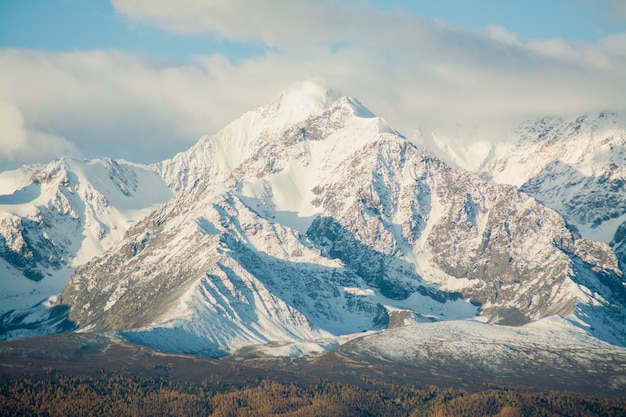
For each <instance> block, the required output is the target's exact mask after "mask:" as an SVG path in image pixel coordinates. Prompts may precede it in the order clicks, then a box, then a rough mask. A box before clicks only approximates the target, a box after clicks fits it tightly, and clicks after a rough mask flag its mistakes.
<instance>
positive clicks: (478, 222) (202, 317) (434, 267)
mask: <svg viewBox="0 0 626 417" xmlns="http://www.w3.org/2000/svg"><path fill="white" fill-rule="evenodd" d="M312 96H313V97H310V98H309V100H310V103H309V104H306V103H305V102H301V107H302V108H305V109H308V111H309V113H308V114H307V115H306V116H304V117H303V116H302V114H298V117H295V116H293V114H292V113H289V114H288V115H285V114H284V112H285V111H287V110H289V109H288V108H286V107H285V106H281V105H280V103H281V101H279V102H278V104H276V103H274V104H272V105H269V106H266V107H264V108H260V109H257V110H255V111H254V112H251V113H248V114H246V115H244V116H243V117H242V118H241V119H239V120H238V121H235V122H233V123H231V124H230V125H229V126H228V127H227V128H226V129H225V131H223V132H220V133H217V134H216V135H215V136H213V137H206V138H203V139H202V140H201V142H200V144H199V145H197V146H200V147H201V148H202V149H212V151H211V152H208V153H207V152H191V151H190V152H187V153H183V154H179V155H177V156H176V157H175V158H174V160H172V161H166V162H163V163H162V164H160V165H159V168H158V169H160V172H161V173H162V175H164V176H165V177H166V179H168V178H169V180H168V183H170V185H171V186H172V187H174V188H175V189H177V190H180V192H179V193H178V195H177V196H176V198H175V199H173V200H172V201H170V202H169V203H167V204H166V205H164V206H162V207H161V208H160V209H159V210H158V211H156V212H154V213H152V214H151V215H150V216H148V217H146V218H145V219H144V220H143V221H142V222H140V223H139V224H137V225H135V226H133V227H132V228H131V229H130V230H129V231H128V233H127V235H126V237H125V238H124V239H123V240H122V241H121V242H120V243H119V244H117V245H116V246H115V247H114V248H112V249H111V250H109V251H108V252H107V253H106V254H105V255H104V256H103V257H101V258H98V259H95V260H94V261H92V262H90V263H87V264H86V265H84V266H82V267H80V268H78V269H77V271H76V273H75V275H74V276H73V277H72V279H71V280H70V282H69V283H68V285H67V286H66V288H65V290H64V291H63V294H62V297H61V303H64V304H67V305H70V306H71V307H72V310H71V313H70V318H71V320H73V321H74V322H76V323H77V324H78V325H79V326H80V327H81V328H84V329H95V330H124V331H127V332H126V333H125V334H126V335H127V337H128V338H129V339H131V340H134V341H137V342H142V343H148V344H152V345H155V346H158V347H161V348H164V349H168V350H174V351H187V352H204V353H207V354H221V353H223V352H228V351H232V350H233V349H236V348H237V347H240V346H243V345H246V344H251V343H265V342H269V341H276V340H283V341H293V340H308V339H312V338H321V337H329V336H333V335H334V336H338V335H345V334H349V333H355V332H359V331H362V330H377V329H382V328H386V327H388V326H390V325H392V326H397V325H398V323H397V321H398V319H397V318H398V317H400V316H401V317H403V320H404V321H405V322H413V323H415V322H424V321H433V320H435V321H437V320H449V319H464V318H469V317H473V316H475V315H477V314H480V315H481V316H482V317H484V319H485V320H488V321H490V322H494V323H501V324H511V325H520V324H524V323H527V322H530V321H535V320H538V319H541V318H544V317H547V316H551V315H555V314H560V315H565V316H568V317H571V318H572V320H582V321H585V320H587V321H586V322H587V323H589V322H593V324H592V325H593V326H595V325H596V323H600V322H601V321H602V320H607V323H608V324H606V325H605V326H602V327H601V328H597V329H594V330H592V331H595V332H596V333H597V334H598V335H600V336H602V337H604V338H606V339H607V340H610V341H612V342H616V341H617V343H619V341H620V340H621V341H622V343H623V340H624V329H623V327H624V326H623V325H621V324H620V320H621V323H623V322H624V320H623V317H624V316H623V314H624V313H623V311H624V308H625V306H626V297H624V286H623V284H622V276H621V271H620V270H619V268H618V261H617V259H616V257H615V255H614V253H613V252H612V251H611V249H610V248H609V247H608V246H607V245H606V244H604V243H599V242H593V241H589V240H585V239H583V238H581V237H580V236H579V235H578V234H577V233H575V232H573V231H572V230H570V228H569V227H568V225H567V224H566V222H565V221H564V220H563V218H562V217H560V216H559V215H558V214H557V213H556V212H555V211H553V210H551V209H549V208H547V207H546V206H544V205H542V204H540V203H539V202H537V201H536V200H535V199H534V198H532V197H530V196H528V195H527V194H525V193H523V192H520V191H519V190H518V189H516V188H515V187H513V186H509V185H494V184H488V183H486V182H485V181H483V180H481V179H480V178H479V177H477V176H475V175H473V174H470V173H468V172H465V171H460V170H454V169H452V168H450V167H449V166H448V165H446V164H445V163H443V162H441V161H440V160H438V159H436V158H433V157H430V156H427V155H426V154H425V153H424V152H423V151H422V150H420V149H419V148H417V147H416V146H415V145H413V144H411V143H409V142H408V141H407V140H406V139H405V138H404V137H403V136H401V135H400V134H398V133H397V132H396V131H395V130H393V129H392V128H391V127H389V126H388V125H387V123H386V122H385V121H384V120H383V119H380V118H378V117H376V116H374V115H373V114H372V113H371V112H370V111H368V110H367V109H365V108H364V107H363V106H362V105H361V104H360V103H358V102H357V101H356V100H354V99H352V98H348V97H342V98H339V99H338V100H336V101H334V102H333V101H331V100H329V99H327V98H326V99H321V98H320V97H321V95H320V94H319V92H316V93H315V94H313V95H312ZM320 103H323V105H321V104H320ZM311 109H312V110H311ZM292 116H293V117H292ZM272 120H276V121H277V122H276V123H274V124H273V123H272V122H271V121H272ZM228 138H232V139H233V141H234V142H232V143H231V142H229V140H227V139H228ZM233 143H235V144H240V145H242V146H244V148H242V149H243V151H241V152H239V153H238V154H237V155H231V154H228V152H232V151H233V150H234V149H235V148H233V146H235V145H233ZM224 152H226V153H224ZM220 161H221V162H220ZM189 167H193V169H191V168H189ZM203 167H206V170H205V169H204V168H203ZM176 170H178V171H176ZM177 172H178V173H184V178H183V177H180V176H179V175H178V174H177ZM181 175H182V174H181ZM607 311H611V313H610V314H609V313H606V312H607ZM605 313H606V314H605Z"/></svg>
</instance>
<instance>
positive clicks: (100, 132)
mask: <svg viewBox="0 0 626 417" xmlns="http://www.w3.org/2000/svg"><path fill="white" fill-rule="evenodd" d="M624 74H626V1H622V0H551V1H550V0H548V1H546V0H543V1H539V0H526V1H513V0H510V1H507V0H499V1H496V0H440V1H436V2H435V1H425V0H424V1H421V0H416V1H408V0H397V1H385V0H373V1H370V2H366V1H358V0H350V1H330V0H317V1H305V0H294V1H289V2H287V1H282V0H265V1H256V0H255V1H251V0H230V1H227V2H223V1H212V0H184V1H183V0H181V1H176V2H174V1H168V0H111V1H104V0H0V118H1V119H2V120H3V123H2V124H0V170H4V169H11V168H15V167H17V166H19V165H21V164H26V163H33V162H45V161H47V160H49V159H51V158H54V157H57V156H60V155H70V156H76V157H87V158H93V157H98V156H111V157H114V158H124V159H128V160H132V161H136V162H143V163H149V162H154V161H158V160H160V159H164V158H167V157H170V156H172V155H173V154H174V153H175V152H177V151H181V150H184V149H186V148H187V147H188V146H190V145H191V144H192V143H194V142H195V141H196V140H197V139H198V137H199V136H201V135H203V134H207V133H212V132H214V131H216V130H218V129H219V128H221V127H222V126H224V125H225V124H226V123H227V122H228V121H230V120H232V119H233V118H235V117H237V116H238V115H240V114H241V113H243V112H245V111H246V110H248V109H250V108H252V107H255V106H257V105H260V104H264V103H266V102H268V101H270V100H272V99H273V98H274V97H276V96H277V95H278V94H280V92H281V91H282V90H283V89H285V88H288V87H289V86H290V85H291V84H293V83H296V82H298V81H302V80H305V79H309V78H316V79H318V80H321V81H322V82H324V83H325V84H326V85H328V87H329V88H332V89H335V90H339V91H340V92H342V93H344V94H348V95H353V96H355V97H357V98H359V99H360V100H361V101H362V102H364V103H365V104H366V105H367V106H368V107H370V108H371V109H372V110H373V111H374V112H376V113H378V114H380V115H383V116H384V117H386V118H387V119H388V120H389V121H390V122H391V123H392V124H393V125H394V126H395V127H396V128H398V129H399V130H401V131H402V132H403V133H405V134H406V135H408V136H410V135H411V134H412V132H414V131H416V130H417V129H424V128H429V129H430V128H432V129H436V128H438V127H440V126H443V125H445V124H450V123H472V124H478V125H481V126H482V125H498V124H499V125H505V124H507V123H508V124H510V123H513V122H514V121H520V120H523V119H524V118H529V117H538V116H541V115H547V114H556V115H564V116H567V115H575V114H580V113H583V112H592V111H598V110H602V109H605V108H609V109H618V108H619V109H621V108H622V107H624V106H625V104H624V100H623V97H624V96H626V81H625V78H626V77H624Z"/></svg>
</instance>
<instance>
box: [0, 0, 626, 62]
mask: <svg viewBox="0 0 626 417" xmlns="http://www.w3.org/2000/svg"><path fill="white" fill-rule="evenodd" d="M352 3H355V2H352ZM370 4H372V5H373V6H374V7H375V8H377V9H380V10H389V11H392V10H398V9H399V10H406V11H408V12H410V13H413V14H415V15H418V16H422V17H425V18H427V19H441V20H444V21H446V22H449V23H452V24H455V25H459V26H461V27H467V28H473V29H480V28H483V27H486V26H489V25H500V26H503V27H505V28H506V29H507V30H509V31H511V32H513V33H516V34H517V35H519V36H521V37H523V38H526V39H551V38H560V39H564V40H568V41H582V42H593V41H595V40H597V39H599V38H601V37H604V36H606V35H609V34H612V33H619V32H621V31H624V30H625V23H624V21H623V20H621V21H620V20H619V19H611V16H612V14H613V13H614V12H613V9H612V6H611V3H606V2H602V1H591V0H588V1H580V0H548V1H546V0H525V1H519V0H439V1H426V0H421V1H420V0H417V1H416V0H396V1H390V0H376V1H373V2H370ZM0 46H1V47H18V48H31V49H43V50H51V51H74V50H85V49H119V50H124V51H129V52H136V53H143V54H147V55H151V56H155V57H160V58H167V59H173V60H177V61H183V62H185V61H189V59H190V57H191V56H193V55H199V54H213V53H221V54H224V55H225V56H227V57H229V58H230V59H240V58H243V57H249V56H254V55H261V54H263V53H264V52H265V51H266V50H267V47H266V46H265V45H263V43H261V42H254V41H252V42H243V41H231V40H228V39H225V38H224V37H220V36H216V35H214V34H210V33H200V34H197V33H196V34H178V33H174V32H171V31H163V30H160V29H158V28H155V27H151V26H149V25H146V24H143V23H140V22H132V21H130V20H129V19H127V18H126V17H125V16H123V15H121V14H119V13H118V12H117V11H116V9H115V7H114V6H113V4H112V3H111V2H109V1H106V0H0Z"/></svg>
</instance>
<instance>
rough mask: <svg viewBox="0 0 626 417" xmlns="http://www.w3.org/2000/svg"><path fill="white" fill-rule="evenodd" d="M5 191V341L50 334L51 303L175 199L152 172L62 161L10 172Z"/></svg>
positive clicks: (0, 223) (0, 304)
mask: <svg viewBox="0 0 626 417" xmlns="http://www.w3.org/2000/svg"><path fill="white" fill-rule="evenodd" d="M0 184H1V185H2V188H1V189H2V191H3V195H0V271H1V272H0V275H1V276H2V279H1V280H0V294H1V296H0V297H1V301H0V317H1V318H2V330H3V331H2V337H3V338H6V337H15V336H18V335H25V334H37V333H41V332H46V331H50V330H49V329H48V330H45V329H44V327H45V326H41V323H40V321H41V320H42V319H45V317H47V315H48V314H49V313H50V306H51V302H50V301H47V299H48V298H49V297H53V296H56V295H58V294H60V292H61V290H62V289H63V287H64V286H65V284H66V283H67V281H68V280H69V277H70V275H71V274H72V272H73V271H74V268H75V267H76V266H77V265H80V264H83V263H85V262H87V261H89V260H91V259H92V258H94V257H95V256H99V255H101V254H102V253H103V252H104V251H105V250H106V249H108V248H109V247H110V246H111V245H112V244H113V243H115V242H117V241H119V240H121V239H122V237H123V236H124V233H125V232H126V230H127V229H128V228H129V227H130V226H131V225H132V224H133V223H135V222H136V221H137V220H140V219H141V218H143V217H144V216H146V215H147V214H148V213H149V212H150V211H151V210H153V209H154V208H155V207H157V206H158V205H159V204H161V203H163V202H165V201H167V200H168V199H170V198H171V196H172V192H171V191H170V190H169V189H168V188H167V187H166V185H165V183H164V182H163V180H162V179H161V178H160V177H159V176H158V175H156V174H155V173H154V172H153V171H152V170H150V169H148V168H146V167H142V166H139V165H134V164H129V163H123V162H116V161H113V160H110V159H98V160H93V161H78V160H73V159H67V158H62V159H58V160H55V161H52V162H50V163H49V164H48V165H45V166H32V167H24V168H21V169H19V170H16V171H10V172H3V173H2V174H1V175H0ZM55 314H56V313H54V314H53V315H54V316H55V319H54V320H53V321H54V323H58V321H59V319H62V315H61V317H60V318H59V317H56V315H55ZM31 327H32V328H31ZM37 327H39V328H37Z"/></svg>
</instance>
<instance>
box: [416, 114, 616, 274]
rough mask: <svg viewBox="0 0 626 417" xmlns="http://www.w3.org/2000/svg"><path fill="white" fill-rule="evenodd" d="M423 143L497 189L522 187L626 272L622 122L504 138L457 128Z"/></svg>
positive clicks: (589, 119)
mask: <svg viewBox="0 0 626 417" xmlns="http://www.w3.org/2000/svg"><path fill="white" fill-rule="evenodd" d="M423 136H424V137H425V138H423V139H422V140H421V142H425V143H428V144H429V145H430V146H432V148H433V149H434V151H435V153H436V154H437V155H439V156H441V157H442V158H444V159H446V160H448V161H452V162H453V163H455V164H456V165H457V166H459V167H461V168H464V169H468V170H470V171H473V172H475V173H477V174H478V175H480V176H481V177H483V178H486V179H489V180H491V181H493V182H495V183H499V184H512V185H515V186H518V187H520V189H521V190H522V191H524V192H526V193H528V194H530V195H532V196H533V197H535V198H536V199H537V200H539V201H541V202H542V203H543V204H545V205H547V206H548V207H551V208H553V209H554V210H556V211H557V212H558V213H559V214H561V215H562V216H563V217H564V218H565V220H566V221H567V222H568V223H569V224H570V225H572V226H574V227H576V229H577V231H579V232H580V234H581V235H582V236H583V237H585V238H587V239H592V240H598V241H601V242H604V243H608V244H611V246H612V247H613V249H614V251H615V253H616V254H617V256H618V258H619V259H620V263H621V265H622V270H624V269H625V268H626V242H625V241H624V239H625V237H626V233H625V232H624V231H626V185H625V184H626V121H625V120H624V117H623V115H619V114H617V113H612V112H607V111H605V112H601V113H598V114H595V115H589V116H580V117H577V118H574V119H562V118H557V117H548V118H544V119H541V120H536V121H527V122H524V123H521V124H519V125H518V126H517V127H516V128H515V129H513V130H512V131H511V132H506V133H503V132H500V133H494V132H491V133H490V132H481V131H477V130H476V129H467V130H463V129H458V130H457V131H456V132H454V133H453V134H449V135H436V134H431V135H423ZM466 144H468V145H466ZM466 155H471V156H472V158H471V159H470V158H466V157H465V156H466Z"/></svg>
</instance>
